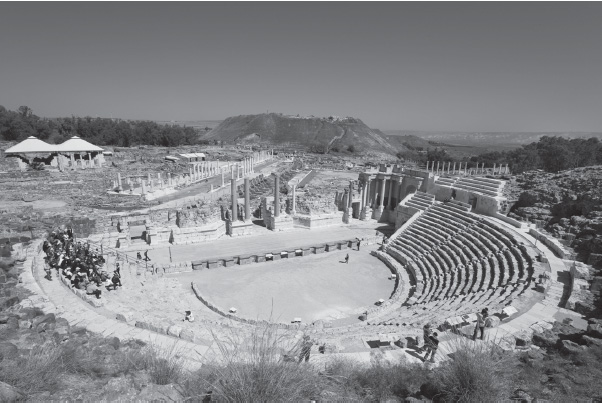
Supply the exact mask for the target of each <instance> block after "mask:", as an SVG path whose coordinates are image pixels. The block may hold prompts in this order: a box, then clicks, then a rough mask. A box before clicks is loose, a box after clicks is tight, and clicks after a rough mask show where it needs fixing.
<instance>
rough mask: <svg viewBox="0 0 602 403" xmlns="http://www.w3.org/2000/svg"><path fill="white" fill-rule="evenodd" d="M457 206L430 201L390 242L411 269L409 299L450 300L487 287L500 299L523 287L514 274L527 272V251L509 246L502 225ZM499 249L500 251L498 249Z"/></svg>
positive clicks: (421, 301)
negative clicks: (412, 283)
mask: <svg viewBox="0 0 602 403" xmlns="http://www.w3.org/2000/svg"><path fill="white" fill-rule="evenodd" d="M459 206H460V208H457V207H456V206H453V207H452V206H447V203H445V204H443V205H442V204H436V205H434V206H433V207H432V208H429V209H428V210H427V212H426V213H424V214H423V215H422V216H421V217H420V218H419V219H418V220H416V221H415V222H414V223H413V224H412V225H410V226H409V227H408V228H407V229H406V230H405V231H403V232H402V233H401V234H399V236H398V238H397V239H394V240H392V241H391V242H390V245H389V248H388V252H389V253H390V254H391V256H392V257H393V258H396V259H399V257H402V259H403V260H404V261H407V262H409V264H408V266H409V268H410V270H411V271H413V272H414V273H415V276H416V279H417V282H416V287H415V293H414V296H413V297H412V301H413V303H416V304H428V303H431V302H432V301H439V300H442V299H453V300H454V301H455V300H457V299H458V298H460V297H461V296H462V295H472V294H479V293H483V292H487V291H492V292H497V295H498V297H499V298H498V299H499V301H497V300H496V301H497V302H499V303H502V302H504V301H506V300H507V299H508V296H509V295H511V294H512V295H519V294H520V293H521V292H523V291H524V286H522V288H520V287H517V281H516V280H517V279H518V278H519V276H524V273H526V272H527V270H526V269H525V267H527V265H528V264H527V263H526V262H527V261H526V260H525V257H524V255H526V256H527V257H528V256H529V255H528V253H526V252H525V251H523V250H521V249H519V248H518V247H516V246H515V247H513V248H509V247H508V245H512V246H514V245H515V244H516V241H514V239H513V238H511V237H510V235H509V234H508V232H507V231H505V230H499V231H497V232H496V230H498V228H497V227H495V226H493V225H492V224H490V223H488V224H484V223H483V222H481V221H482V220H479V219H477V216H473V215H472V214H470V213H468V212H466V211H462V210H463V209H464V207H463V206H461V205H459ZM446 207H447V208H446ZM450 210H453V211H450ZM457 221H461V222H463V223H464V224H459V223H458V222H457ZM448 238H449V239H448ZM498 239H499V240H501V241H499V240H498ZM496 241H497V242H496ZM500 250H503V252H502V253H498V252H500ZM499 289H501V290H502V291H499ZM506 289H510V290H512V291H508V292H506V291H505V290H506ZM479 295H480V294H479ZM502 296H503V298H502ZM483 298H485V297H483ZM487 298H488V297H487ZM497 302H496V303H497Z"/></svg>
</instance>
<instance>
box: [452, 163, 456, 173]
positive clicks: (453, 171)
mask: <svg viewBox="0 0 602 403" xmlns="http://www.w3.org/2000/svg"><path fill="white" fill-rule="evenodd" d="M452 173H453V174H455V173H456V163H455V162H454V169H452Z"/></svg>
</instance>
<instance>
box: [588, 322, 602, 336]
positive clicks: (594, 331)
mask: <svg viewBox="0 0 602 403" xmlns="http://www.w3.org/2000/svg"><path fill="white" fill-rule="evenodd" d="M587 335H588V336H590V337H595V338H597V339H602V325H600V324H598V323H593V324H589V325H587Z"/></svg>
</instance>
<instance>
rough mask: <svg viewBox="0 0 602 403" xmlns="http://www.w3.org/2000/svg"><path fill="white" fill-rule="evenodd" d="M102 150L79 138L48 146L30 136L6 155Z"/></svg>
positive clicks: (11, 148)
mask: <svg viewBox="0 0 602 403" xmlns="http://www.w3.org/2000/svg"><path fill="white" fill-rule="evenodd" d="M100 151H103V149H102V148H100V147H98V146H95V145H94V144H92V143H89V142H87V141H86V140H82V139H80V138H79V137H77V136H73V137H71V138H70V139H69V140H67V141H65V142H64V143H61V144H58V145H55V144H48V143H46V142H44V141H42V140H40V139H37V138H35V137H33V136H30V137H28V138H26V139H25V140H23V141H22V142H20V143H19V144H16V145H14V146H12V147H10V148H8V149H7V150H6V151H5V153H6V154H23V153H52V152H100Z"/></svg>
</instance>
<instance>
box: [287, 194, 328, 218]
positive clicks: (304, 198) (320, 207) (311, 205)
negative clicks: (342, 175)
mask: <svg viewBox="0 0 602 403" xmlns="http://www.w3.org/2000/svg"><path fill="white" fill-rule="evenodd" d="M291 203H292V201H291V200H290V198H289V201H288V204H289V206H290V205H291ZM295 210H296V211H297V213H299V214H304V215H313V214H331V213H334V212H336V211H338V208H337V204H336V200H335V196H334V195H328V196H321V195H304V194H298V195H297V202H296V206H295Z"/></svg>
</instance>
